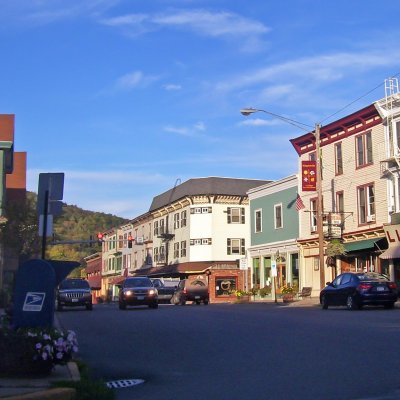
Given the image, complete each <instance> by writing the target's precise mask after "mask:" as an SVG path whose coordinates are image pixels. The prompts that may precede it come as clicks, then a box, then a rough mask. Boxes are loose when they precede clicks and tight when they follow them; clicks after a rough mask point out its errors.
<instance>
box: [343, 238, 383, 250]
mask: <svg viewBox="0 0 400 400" xmlns="http://www.w3.org/2000/svg"><path fill="white" fill-rule="evenodd" d="M380 239H381V238H375V239H366V240H358V241H356V242H350V243H343V245H344V249H345V250H346V252H347V253H348V252H350V251H357V250H364V249H372V248H373V247H374V246H375V243H376V242H377V241H378V240H380Z"/></svg>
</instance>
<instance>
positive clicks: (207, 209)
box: [190, 207, 212, 214]
mask: <svg viewBox="0 0 400 400" xmlns="http://www.w3.org/2000/svg"><path fill="white" fill-rule="evenodd" d="M211 213H212V208H211V207H195V208H191V209H190V214H211Z"/></svg>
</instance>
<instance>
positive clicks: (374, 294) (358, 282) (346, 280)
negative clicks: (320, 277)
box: [320, 272, 398, 310]
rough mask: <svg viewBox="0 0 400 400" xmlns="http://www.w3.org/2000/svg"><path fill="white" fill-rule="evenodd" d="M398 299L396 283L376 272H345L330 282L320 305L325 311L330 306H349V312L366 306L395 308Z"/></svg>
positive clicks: (321, 295)
mask: <svg viewBox="0 0 400 400" xmlns="http://www.w3.org/2000/svg"><path fill="white" fill-rule="evenodd" d="M397 299H398V291H397V285H396V283H395V282H392V281H390V279H389V278H388V277H387V276H385V275H382V274H377V273H374V272H366V273H351V272H345V273H343V274H341V275H339V276H338V277H337V278H336V279H335V280H334V281H333V282H328V283H327V286H326V287H325V288H324V289H322V290H321V293H320V304H321V306H322V308H323V309H325V310H326V309H327V308H328V307H329V306H347V308H348V309H349V310H355V309H360V308H362V307H363V306H364V305H381V306H384V307H385V308H393V307H394V303H395V302H396V301H397Z"/></svg>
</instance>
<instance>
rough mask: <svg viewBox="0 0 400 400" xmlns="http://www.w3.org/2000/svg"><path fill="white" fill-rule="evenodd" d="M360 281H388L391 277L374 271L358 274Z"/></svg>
mask: <svg viewBox="0 0 400 400" xmlns="http://www.w3.org/2000/svg"><path fill="white" fill-rule="evenodd" d="M357 277H358V279H359V280H360V281H388V280H389V279H388V278H387V277H386V276H385V275H382V274H376V273H374V272H369V273H366V274H357Z"/></svg>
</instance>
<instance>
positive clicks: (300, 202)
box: [296, 195, 306, 211]
mask: <svg viewBox="0 0 400 400" xmlns="http://www.w3.org/2000/svg"><path fill="white" fill-rule="evenodd" d="M303 208H306V206H305V205H304V203H303V200H302V199H301V197H300V196H299V195H297V198H296V210H297V211H300V210H301V209H303Z"/></svg>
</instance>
